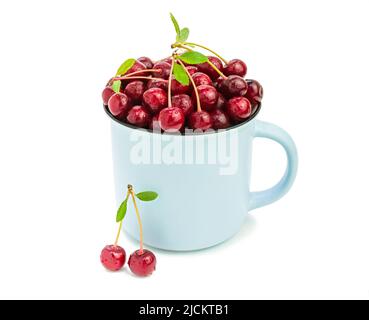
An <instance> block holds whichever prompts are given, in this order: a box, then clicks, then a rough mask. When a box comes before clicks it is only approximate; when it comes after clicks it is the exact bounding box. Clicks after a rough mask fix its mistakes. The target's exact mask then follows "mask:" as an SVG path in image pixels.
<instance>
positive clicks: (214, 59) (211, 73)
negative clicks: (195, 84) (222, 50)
mask: <svg viewBox="0 0 369 320" xmlns="http://www.w3.org/2000/svg"><path fill="white" fill-rule="evenodd" d="M208 59H209V61H210V62H212V63H213V64H214V65H215V66H216V67H217V68H218V69H219V71H221V72H223V63H222V61H221V60H220V59H219V58H217V57H208ZM197 68H198V69H199V71H201V72H203V73H206V74H207V75H208V76H209V77H210V78H211V79H213V80H215V79H217V78H218V77H219V74H218V72H216V71H215V70H214V69H213V68H212V66H211V65H210V64H209V63H207V62H204V63H201V64H198V65H197Z"/></svg>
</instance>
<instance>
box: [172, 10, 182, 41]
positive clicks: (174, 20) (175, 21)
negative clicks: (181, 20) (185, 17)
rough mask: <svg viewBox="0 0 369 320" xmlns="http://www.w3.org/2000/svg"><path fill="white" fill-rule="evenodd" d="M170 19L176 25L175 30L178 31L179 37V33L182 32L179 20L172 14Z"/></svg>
mask: <svg viewBox="0 0 369 320" xmlns="http://www.w3.org/2000/svg"><path fill="white" fill-rule="evenodd" d="M170 19H172V22H173V25H174V29H175V30H176V34H177V36H178V35H179V33H180V32H181V29H180V28H179V24H178V22H177V19H176V18H174V16H173V14H172V13H170Z"/></svg>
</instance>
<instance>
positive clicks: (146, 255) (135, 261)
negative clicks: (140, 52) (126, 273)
mask: <svg viewBox="0 0 369 320" xmlns="http://www.w3.org/2000/svg"><path fill="white" fill-rule="evenodd" d="M128 265H129V268H130V269H131V271H132V272H133V273H134V274H135V275H136V276H139V277H146V276H149V275H151V274H152V273H153V272H154V271H155V268H156V258H155V255H154V254H153V253H152V252H151V251H149V250H146V249H144V250H143V252H141V251H140V250H137V251H135V252H133V253H132V254H131V255H130V257H129V260H128Z"/></svg>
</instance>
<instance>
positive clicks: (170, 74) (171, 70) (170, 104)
mask: <svg viewBox="0 0 369 320" xmlns="http://www.w3.org/2000/svg"><path fill="white" fill-rule="evenodd" d="M175 62H176V59H175V58H174V54H173V56H172V65H171V67H170V73H169V79H168V81H169V82H168V107H169V108H171V107H172V78H173V68H174V64H175Z"/></svg>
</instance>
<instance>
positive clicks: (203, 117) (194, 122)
mask: <svg viewBox="0 0 369 320" xmlns="http://www.w3.org/2000/svg"><path fill="white" fill-rule="evenodd" d="M188 125H189V127H190V128H191V129H194V130H196V129H199V130H203V131H205V130H208V129H210V128H211V127H212V125H213V123H212V121H211V117H210V114H209V113H208V112H206V111H197V112H193V113H191V114H190V116H189V118H188Z"/></svg>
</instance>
